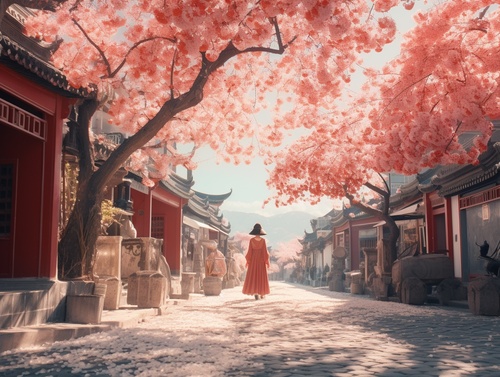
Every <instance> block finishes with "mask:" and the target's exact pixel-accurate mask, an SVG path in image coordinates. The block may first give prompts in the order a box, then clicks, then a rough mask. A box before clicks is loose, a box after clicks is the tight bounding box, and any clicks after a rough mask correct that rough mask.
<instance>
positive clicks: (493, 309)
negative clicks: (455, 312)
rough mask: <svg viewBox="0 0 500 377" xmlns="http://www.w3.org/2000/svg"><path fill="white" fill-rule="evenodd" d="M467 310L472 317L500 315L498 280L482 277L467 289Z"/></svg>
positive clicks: (499, 287)
mask: <svg viewBox="0 0 500 377" xmlns="http://www.w3.org/2000/svg"><path fill="white" fill-rule="evenodd" d="M467 293H468V302H469V309H470V311H471V312H472V313H473V314H474V315H489V316H498V315H500V279H498V278H497V277H491V276H482V277H480V278H477V279H474V280H473V281H471V282H470V283H469V287H468V292H467Z"/></svg>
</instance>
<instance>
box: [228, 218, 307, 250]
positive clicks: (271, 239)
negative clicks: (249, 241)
mask: <svg viewBox="0 0 500 377" xmlns="http://www.w3.org/2000/svg"><path fill="white" fill-rule="evenodd" d="M222 212H223V213H224V217H225V218H226V219H227V220H228V221H229V222H230V223H231V233H230V236H233V235H234V234H235V233H238V232H241V233H250V231H251V230H252V228H253V226H254V224H255V223H260V224H261V225H262V227H263V228H264V230H265V231H266V233H267V235H266V239H267V240H268V242H267V244H268V246H272V245H276V244H277V243H279V242H288V241H291V240H292V239H297V238H299V239H301V238H303V237H304V231H305V230H307V232H309V233H310V232H312V228H311V220H312V219H314V218H316V217H315V216H312V215H311V214H309V213H307V212H299V211H293V212H288V213H284V214H280V215H275V216H271V217H265V216H261V215H259V214H256V213H246V212H236V211H222Z"/></svg>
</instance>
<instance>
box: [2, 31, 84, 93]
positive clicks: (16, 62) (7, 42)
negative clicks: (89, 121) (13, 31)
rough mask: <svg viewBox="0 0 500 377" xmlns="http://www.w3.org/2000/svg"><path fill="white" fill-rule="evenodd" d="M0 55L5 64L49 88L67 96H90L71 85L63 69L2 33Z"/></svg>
mask: <svg viewBox="0 0 500 377" xmlns="http://www.w3.org/2000/svg"><path fill="white" fill-rule="evenodd" d="M0 55H1V57H2V62H3V63H4V64H5V65H7V66H9V67H10V68H12V69H13V70H15V71H17V72H19V73H21V74H23V75H24V76H27V77H30V79H32V80H33V81H35V82H38V83H39V84H41V85H43V86H45V87H47V88H49V89H52V90H56V91H58V92H60V93H61V94H64V95H65V96H67V97H75V98H76V97H88V96H89V93H88V92H87V91H86V90H83V89H75V88H73V87H72V86H70V85H69V83H68V81H67V80H66V77H65V76H64V75H63V74H62V73H61V71H59V70H57V69H56V68H54V67H53V66H51V65H50V64H49V63H47V62H45V61H43V60H41V59H39V58H38V57H36V56H35V55H34V54H32V53H30V52H29V51H27V50H26V49H24V48H23V47H22V46H20V45H19V44H17V43H16V42H14V41H13V40H12V39H10V38H9V37H8V36H6V35H4V34H0ZM9 61H10V63H11V64H9Z"/></svg>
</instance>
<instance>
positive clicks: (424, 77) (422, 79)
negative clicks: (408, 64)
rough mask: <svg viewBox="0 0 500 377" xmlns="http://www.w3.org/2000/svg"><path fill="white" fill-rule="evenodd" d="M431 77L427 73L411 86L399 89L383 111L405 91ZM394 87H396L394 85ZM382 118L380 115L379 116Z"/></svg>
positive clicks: (430, 74)
mask: <svg viewBox="0 0 500 377" xmlns="http://www.w3.org/2000/svg"><path fill="white" fill-rule="evenodd" d="M431 76H432V73H429V74H428V75H425V76H423V77H421V78H420V79H418V80H417V81H414V82H412V83H411V84H409V85H407V86H406V87H404V88H403V89H401V91H400V92H399V93H398V94H396V95H395V96H394V97H393V98H392V99H391V100H390V101H389V103H388V104H387V105H386V106H385V109H387V108H388V107H389V106H390V105H391V104H392V103H393V102H394V101H396V100H397V99H398V98H399V97H401V96H402V95H403V93H404V92H406V91H407V90H409V89H410V88H411V87H414V86H415V85H417V84H418V83H419V82H421V81H424V80H426V79H428V78H429V77H431ZM394 86H396V85H394ZM380 116H382V115H380Z"/></svg>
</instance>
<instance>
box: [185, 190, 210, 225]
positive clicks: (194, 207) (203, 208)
mask: <svg viewBox="0 0 500 377" xmlns="http://www.w3.org/2000/svg"><path fill="white" fill-rule="evenodd" d="M184 208H185V209H187V210H189V211H191V212H192V213H194V214H195V215H197V216H199V217H201V218H203V219H205V221H207V220H208V219H210V213H209V212H208V205H206V204H205V203H203V202H200V201H199V200H197V197H196V196H194V195H193V196H192V197H191V198H190V199H189V201H188V202H187V204H186V205H185V207H184Z"/></svg>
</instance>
